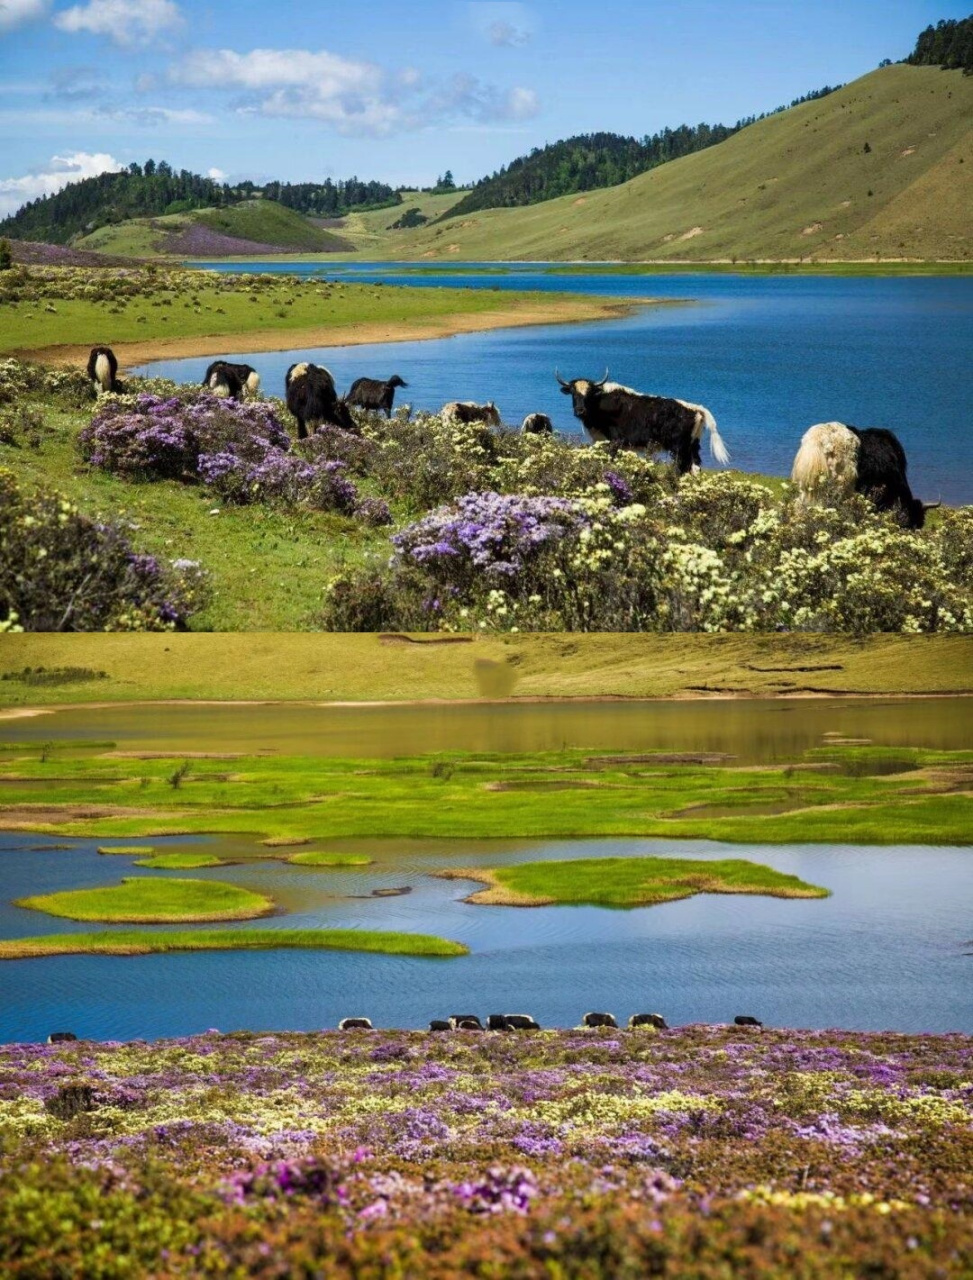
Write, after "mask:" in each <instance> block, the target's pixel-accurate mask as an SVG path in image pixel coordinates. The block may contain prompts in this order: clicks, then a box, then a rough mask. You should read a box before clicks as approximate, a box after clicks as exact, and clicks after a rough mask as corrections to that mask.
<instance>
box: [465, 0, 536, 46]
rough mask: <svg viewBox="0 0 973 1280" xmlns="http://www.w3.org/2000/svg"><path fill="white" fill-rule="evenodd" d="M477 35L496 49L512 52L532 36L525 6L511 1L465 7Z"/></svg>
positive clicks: (484, 1)
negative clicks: (510, 50) (511, 50)
mask: <svg viewBox="0 0 973 1280" xmlns="http://www.w3.org/2000/svg"><path fill="white" fill-rule="evenodd" d="M469 12H470V18H471V20H472V23H473V26H474V28H475V29H476V31H477V32H478V33H479V35H480V36H481V37H482V38H483V39H484V40H486V41H487V43H488V44H492V45H493V46H494V48H496V49H516V48H517V47H518V46H520V45H524V44H527V43H528V42H529V41H530V40H531V39H532V37H533V35H534V18H533V15H532V14H531V12H530V10H529V9H528V8H527V6H526V5H525V4H517V3H513V2H512V0H478V2H477V3H474V4H471V5H470V6H469Z"/></svg>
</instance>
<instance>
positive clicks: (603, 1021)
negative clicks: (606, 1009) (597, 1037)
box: [581, 1013, 618, 1030]
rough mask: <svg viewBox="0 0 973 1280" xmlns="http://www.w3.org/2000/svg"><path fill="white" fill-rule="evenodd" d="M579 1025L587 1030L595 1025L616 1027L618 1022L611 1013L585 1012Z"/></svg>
mask: <svg viewBox="0 0 973 1280" xmlns="http://www.w3.org/2000/svg"><path fill="white" fill-rule="evenodd" d="M581 1026H582V1027H583V1028H584V1029H585V1030H588V1029H593V1028H595V1027H617V1026H618V1023H617V1022H616V1021H615V1016H614V1014H611V1013H586V1014H585V1015H584V1017H583V1018H582V1019H581Z"/></svg>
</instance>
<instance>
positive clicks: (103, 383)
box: [95, 352, 111, 391]
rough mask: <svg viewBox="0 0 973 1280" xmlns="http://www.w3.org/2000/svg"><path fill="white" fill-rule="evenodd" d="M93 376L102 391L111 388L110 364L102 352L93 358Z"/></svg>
mask: <svg viewBox="0 0 973 1280" xmlns="http://www.w3.org/2000/svg"><path fill="white" fill-rule="evenodd" d="M95 378H96V380H97V382H98V385H99V386H100V387H101V389H102V391H110V390H111V365H110V364H109V362H108V357H107V356H106V355H105V353H104V352H101V354H100V355H98V356H97V357H96V359H95Z"/></svg>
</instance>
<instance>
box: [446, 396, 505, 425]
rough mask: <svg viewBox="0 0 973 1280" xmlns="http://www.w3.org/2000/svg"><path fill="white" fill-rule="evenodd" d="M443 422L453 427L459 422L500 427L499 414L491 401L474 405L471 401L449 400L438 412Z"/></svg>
mask: <svg viewBox="0 0 973 1280" xmlns="http://www.w3.org/2000/svg"><path fill="white" fill-rule="evenodd" d="M439 416H440V417H441V418H442V420H443V422H448V423H450V424H452V425H455V424H457V423H460V422H485V423H486V424H487V425H488V426H491V427H499V426H500V412H499V410H498V409H497V406H496V405H495V404H494V403H493V401H492V400H491V401H489V403H487V404H476V403H475V401H473V400H450V402H449V404H444V405H443V407H442V408H441V409H440V410H439Z"/></svg>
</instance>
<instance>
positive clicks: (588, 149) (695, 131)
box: [444, 85, 840, 218]
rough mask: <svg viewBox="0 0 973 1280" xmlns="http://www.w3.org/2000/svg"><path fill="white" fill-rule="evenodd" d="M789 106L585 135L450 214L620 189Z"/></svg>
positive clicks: (521, 166) (517, 168)
mask: <svg viewBox="0 0 973 1280" xmlns="http://www.w3.org/2000/svg"><path fill="white" fill-rule="evenodd" d="M838 87H840V86H837V85H835V86H832V85H825V87H824V88H823V89H815V90H813V91H812V92H811V93H806V94H804V95H803V96H802V97H800V98H795V99H794V101H793V102H791V103H790V104H789V105H790V106H792V107H795V106H798V105H799V104H800V103H802V102H811V101H813V100H814V99H816V98H824V97H826V96H827V95H828V94H829V93H834V91H835V89H836V88H838ZM787 109H788V108H787V107H783V106H782V107H778V108H777V109H776V110H775V111H772V112H764V113H762V114H761V115H759V116H748V117H747V118H746V119H744V120H738V121H737V122H736V124H732V125H725V124H713V125H710V124H696V125H688V124H681V125H679V126H677V127H676V128H675V129H670V128H666V129H661V130H660V131H659V132H658V133H653V134H647V135H646V136H645V137H644V138H631V137H629V138H626V137H622V136H621V135H620V134H617V133H584V134H580V135H578V136H576V137H574V138H566V139H564V140H563V141H561V142H554V143H551V144H550V145H549V146H546V147H537V148H535V149H534V150H533V151H532V152H531V153H530V155H527V156H519V157H518V158H517V159H516V160H513V161H511V163H510V164H509V165H506V166H505V167H504V168H502V169H500V170H499V171H498V172H497V173H494V174H493V175H492V176H491V177H489V178H483V179H481V180H480V181H479V182H478V183H477V184H476V185H475V186H474V187H473V189H472V190H471V191H470V192H469V193H468V194H467V195H466V196H464V197H463V199H462V200H460V201H459V203H458V204H456V205H454V206H453V208H451V209H450V210H449V211H448V213H446V214H445V215H444V217H447V218H452V217H457V216H460V215H465V214H469V213H475V212H476V211H477V210H479V209H505V208H512V207H516V206H518V205H529V204H540V203H541V202H542V201H544V200H554V199H556V198H557V197H558V196H566V195H576V194H578V193H580V192H584V191H595V190H597V189H599V188H601V187H617V186H620V185H621V183H623V182H628V181H629V179H631V178H635V177H638V175H639V174H640V173H646V172H647V171H648V170H649V169H654V168H656V167H657V166H658V165H660V164H665V163H666V162H667V161H669V160H678V159H679V157H680V156H688V155H691V154H692V153H693V152H695V151H703V150H705V149H706V148H707V147H712V146H715V145H716V144H717V143H718V142H724V141H725V140H726V139H727V138H730V137H732V136H733V134H735V133H739V131H740V130H741V129H744V128H746V126H747V125H750V124H753V123H754V122H755V121H757V120H763V119H764V118H765V117H766V116H767V115H777V114H778V113H779V112H781V111H786V110H787Z"/></svg>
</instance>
